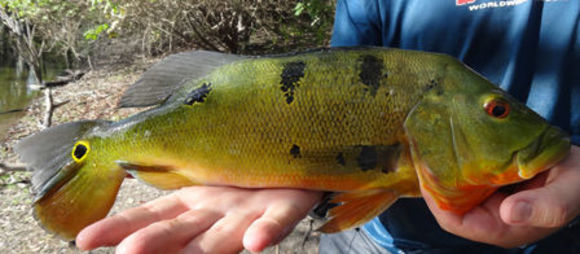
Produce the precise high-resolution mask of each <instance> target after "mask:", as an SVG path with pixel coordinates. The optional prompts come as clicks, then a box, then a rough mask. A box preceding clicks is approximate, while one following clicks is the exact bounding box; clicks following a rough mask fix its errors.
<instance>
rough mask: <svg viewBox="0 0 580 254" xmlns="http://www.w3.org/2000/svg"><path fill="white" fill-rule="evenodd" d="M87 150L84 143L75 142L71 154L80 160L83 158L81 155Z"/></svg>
mask: <svg viewBox="0 0 580 254" xmlns="http://www.w3.org/2000/svg"><path fill="white" fill-rule="evenodd" d="M88 151H89V148H88V147H87V146H86V145H84V144H77V145H76V146H75V148H74V151H73V156H74V157H75V158H76V159H77V160H80V159H82V158H83V156H85V155H86V154H87V152H88Z"/></svg>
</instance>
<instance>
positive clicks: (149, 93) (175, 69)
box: [119, 50, 249, 107]
mask: <svg viewBox="0 0 580 254" xmlns="http://www.w3.org/2000/svg"><path fill="white" fill-rule="evenodd" d="M244 58H249V56H239V55H232V54H225V53H219V52H212V51H205V50H195V51H188V52H182V53H178V54H174V55H170V56H168V57H166V58H165V59H163V60H161V61H160V62H158V63H156V64H155V65H153V67H151V68H150V69H149V70H147V71H146V72H145V73H144V74H143V75H142V76H141V78H140V79H139V80H138V81H137V82H135V84H133V85H132V86H131V87H129V89H127V91H126V92H125V94H123V97H122V98H121V102H120V103H119V106H120V107H143V106H152V105H157V104H161V103H163V102H164V101H165V100H166V99H167V98H168V97H169V96H170V95H171V94H172V93H173V92H174V91H175V90H177V89H179V87H181V85H182V84H183V81H187V80H194V79H198V78H201V77H203V76H205V75H207V74H208V73H210V72H211V71H213V70H214V69H215V68H218V67H220V66H222V65H225V64H229V63H231V62H234V61H237V60H241V59H244Z"/></svg>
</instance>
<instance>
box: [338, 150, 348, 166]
mask: <svg viewBox="0 0 580 254" xmlns="http://www.w3.org/2000/svg"><path fill="white" fill-rule="evenodd" d="M336 163H338V164H340V165H342V166H345V165H346V161H345V160H344V154H342V153H338V155H337V156H336Z"/></svg>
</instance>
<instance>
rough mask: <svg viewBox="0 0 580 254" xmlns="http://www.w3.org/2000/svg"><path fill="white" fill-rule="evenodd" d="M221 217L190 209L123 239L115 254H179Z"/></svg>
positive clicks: (213, 213) (214, 212)
mask: <svg viewBox="0 0 580 254" xmlns="http://www.w3.org/2000/svg"><path fill="white" fill-rule="evenodd" d="M221 218H223V214H222V213H220V212H216V211H212V210H190V211H186V212H184V213H182V214H180V215H179V216H177V217H175V218H173V219H167V220H162V221H159V222H155V223H153V224H150V225H148V226H146V227H144V228H142V229H140V230H138V231H136V232H134V233H133V234H131V235H130V236H128V237H127V238H125V239H124V240H123V241H122V242H121V244H119V246H118V247H117V253H179V252H180V251H181V250H182V249H183V247H184V246H185V245H186V244H187V243H188V242H189V241H190V239H191V237H195V236H197V235H199V234H200V233H202V232H204V231H205V230H207V229H208V228H209V227H211V226H212V224H214V223H215V222H216V221H218V220H220V219H221Z"/></svg>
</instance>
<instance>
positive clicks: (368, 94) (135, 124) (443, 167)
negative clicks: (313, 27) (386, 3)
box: [16, 48, 570, 239]
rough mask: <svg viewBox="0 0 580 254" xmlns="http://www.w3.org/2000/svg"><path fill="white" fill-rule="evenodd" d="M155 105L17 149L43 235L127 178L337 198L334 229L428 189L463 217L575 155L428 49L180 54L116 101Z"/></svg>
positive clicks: (73, 225)
mask: <svg viewBox="0 0 580 254" xmlns="http://www.w3.org/2000/svg"><path fill="white" fill-rule="evenodd" d="M156 104H160V105H159V106H157V107H155V108H153V109H150V110H148V111H145V112H142V113H139V114H136V115H134V116H131V117H129V118H126V119H124V120H121V121H119V122H106V121H84V122H76V123H68V124H65V125H62V126H57V127H54V128H51V129H48V130H46V131H44V132H42V133H39V134H37V135H35V136H32V137H31V138H28V139H26V140H24V141H23V142H22V143H21V144H19V145H18V147H16V151H17V152H18V154H19V155H20V156H21V158H22V160H23V161H25V162H27V163H29V165H30V167H31V168H33V169H34V170H35V171H36V172H35V175H34V177H33V187H34V189H35V191H36V193H37V200H36V202H35V213H36V216H37V218H38V219H39V220H40V221H41V223H42V224H43V225H44V227H45V228H47V229H48V230H49V231H52V232H55V233H57V234H58V235H60V236H62V237H63V238H66V239H72V238H74V237H75V236H76V234H77V233H78V232H79V231H80V230H81V229H82V228H84V227H85V226H87V225H89V224H90V223H92V222H94V221H96V220H99V219H101V218H103V217H104V216H106V214H107V212H108V210H109V209H110V207H111V206H112V204H113V202H114V199H115V196H116V193H117V190H118V188H119V186H120V184H121V182H122V181H123V179H124V177H125V176H126V175H127V174H131V175H132V176H134V177H135V178H137V179H139V180H142V181H144V182H146V183H148V184H151V185H153V186H155V187H158V188H162V189H177V188H180V187H184V186H192V185H231V186H238V187H248V188H301V189H310V190H321V191H330V192H336V193H338V194H337V195H336V196H335V197H334V198H333V200H332V202H336V203H340V204H341V205H340V206H338V207H335V208H333V209H332V210H330V211H329V217H330V218H331V219H330V220H329V221H328V222H327V224H325V225H324V226H323V227H322V228H321V230H322V231H325V232H337V231H340V230H343V229H346V228H349V227H353V226H356V225H358V224H361V223H363V222H365V221H367V220H370V219H371V218H372V217H374V216H376V215H378V214H379V213H380V212H382V211H384V210H385V209H387V208H388V206H389V205H390V204H391V203H392V202H394V201H395V200H396V199H397V198H399V197H413V196H419V195H420V191H419V184H420V183H421V184H423V185H424V186H425V188H426V189H427V190H429V191H430V192H431V193H432V194H433V196H434V197H435V200H436V201H437V203H438V204H439V205H440V206H441V207H443V208H445V209H448V210H451V211H455V212H457V213H463V212H465V211H467V210H469V209H471V208H472V207H473V206H475V205H477V204H479V203H481V202H482V201H483V200H484V199H485V198H487V197H488V196H489V195H491V193H493V192H494V191H495V190H496V189H497V188H499V187H500V186H502V185H507V184H512V183H515V182H519V181H522V180H525V179H529V178H531V177H533V176H534V175H535V174H537V173H539V172H541V171H543V170H545V169H547V168H549V167H550V166H552V165H553V164H554V163H556V162H557V161H559V160H560V159H562V158H563V157H564V156H565V155H566V154H567V151H568V149H569V146H570V143H569V138H568V136H567V135H566V134H565V133H564V132H563V131H561V130H560V129H558V128H556V127H553V126H550V125H549V124H548V123H546V122H545V121H544V120H543V119H542V118H541V117H540V116H538V115H537V114H535V113H534V112H532V111H531V110H530V109H528V108H526V107H525V106H524V105H522V104H520V103H519V102H517V101H515V100H514V99H513V98H512V97H510V96H509V95H507V94H506V93H505V92H503V91H501V90H500V89H499V88H497V87H496V86H494V85H493V84H492V83H490V82H489V81H487V80H486V79H484V78H483V77H481V76H480V75H478V74H476V73H475V72H473V71H472V70H470V69H469V68H467V67H465V66H464V65H463V64H462V63H460V62H459V61H457V60H456V59H454V58H452V57H449V56H446V55H441V54H433V53H425V52H418V51H406V50H398V49H385V48H339V49H324V50H318V51H310V52H307V53H298V54H290V55H284V56H271V57H243V56H234V55H225V54H219V53H213V52H205V51H196V52H187V53H182V54H179V55H175V56H171V57H169V58H167V59H166V60H164V61H162V62H160V63H159V64H157V65H156V66H154V67H153V68H151V69H150V70H149V71H148V72H147V73H145V74H144V76H143V78H142V79H141V80H139V81H138V82H137V83H136V84H135V85H134V86H133V87H131V88H130V89H129V90H128V91H127V92H126V94H125V95H124V98H123V99H122V101H121V105H122V106H144V105H156ZM46 143H51V144H48V145H47V144H46ZM39 154H41V155H39Z"/></svg>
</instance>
